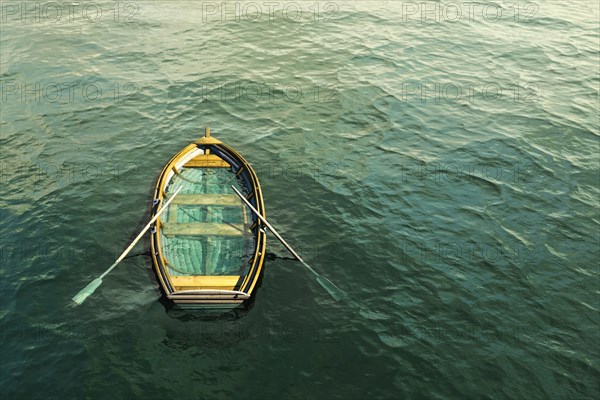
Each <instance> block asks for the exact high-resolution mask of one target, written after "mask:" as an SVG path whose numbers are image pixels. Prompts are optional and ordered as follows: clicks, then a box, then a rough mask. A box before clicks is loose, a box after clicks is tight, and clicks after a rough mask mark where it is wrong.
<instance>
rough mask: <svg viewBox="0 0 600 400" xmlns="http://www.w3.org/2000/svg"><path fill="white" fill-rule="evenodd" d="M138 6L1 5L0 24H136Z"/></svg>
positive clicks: (73, 3)
mask: <svg viewBox="0 0 600 400" xmlns="http://www.w3.org/2000/svg"><path fill="white" fill-rule="evenodd" d="M139 11H140V6H139V4H138V3H135V2H123V3H120V2H117V1H112V2H103V3H96V2H83V3H75V2H68V3H60V2H56V1H48V2H30V1H29V2H24V1H21V2H17V1H8V2H3V3H2V6H1V7H0V13H1V18H0V21H2V23H8V22H20V23H22V24H40V23H72V22H88V23H97V22H100V21H106V22H119V23H121V22H122V23H138V22H139V20H138V16H139Z"/></svg>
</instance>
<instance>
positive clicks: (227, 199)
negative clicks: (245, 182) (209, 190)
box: [172, 194, 242, 206]
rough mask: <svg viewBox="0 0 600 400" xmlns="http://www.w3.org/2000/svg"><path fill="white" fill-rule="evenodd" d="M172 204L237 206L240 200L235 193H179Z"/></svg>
mask: <svg viewBox="0 0 600 400" xmlns="http://www.w3.org/2000/svg"><path fill="white" fill-rule="evenodd" d="M172 204H190V205H219V206H237V205H241V204H242V202H241V201H240V198H239V197H238V196H237V195H235V194H180V195H178V196H177V197H176V198H175V199H173V203H172Z"/></svg>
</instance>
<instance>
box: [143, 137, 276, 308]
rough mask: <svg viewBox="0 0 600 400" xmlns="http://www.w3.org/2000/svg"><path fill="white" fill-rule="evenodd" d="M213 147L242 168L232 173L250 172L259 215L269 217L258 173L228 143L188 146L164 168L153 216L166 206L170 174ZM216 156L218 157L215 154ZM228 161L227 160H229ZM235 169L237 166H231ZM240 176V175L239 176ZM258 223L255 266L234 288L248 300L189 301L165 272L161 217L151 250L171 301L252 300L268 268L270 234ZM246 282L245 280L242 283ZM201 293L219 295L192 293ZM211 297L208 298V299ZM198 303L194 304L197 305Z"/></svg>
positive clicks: (200, 297)
mask: <svg viewBox="0 0 600 400" xmlns="http://www.w3.org/2000/svg"><path fill="white" fill-rule="evenodd" d="M213 147H216V148H217V149H218V150H219V151H220V152H223V153H225V154H226V155H228V156H230V157H232V158H233V159H235V161H237V162H239V164H240V165H239V167H238V170H237V171H232V173H234V174H236V172H238V173H239V172H240V171H241V170H243V169H246V171H247V172H248V175H249V177H250V180H249V181H250V184H251V185H252V189H253V190H252V193H254V194H255V196H256V197H255V198H256V204H257V209H258V210H259V212H260V213H261V215H263V217H264V216H265V215H266V214H265V208H264V200H263V196H262V189H261V187H260V183H259V181H258V177H257V176H256V173H255V172H254V169H253V168H252V166H251V165H250V163H249V162H248V161H246V159H245V158H244V157H243V156H242V155H241V154H239V153H238V152H237V151H235V150H234V149H233V148H231V147H230V146H228V145H226V144H224V143H218V144H206V145H204V144H198V143H190V144H188V145H187V146H185V147H184V148H183V149H181V150H180V151H179V152H177V153H176V154H175V155H173V157H171V159H170V160H169V162H167V163H166V164H165V166H164V167H163V169H162V171H161V173H160V175H159V178H158V180H157V183H156V188H155V191H154V199H155V201H154V203H155V204H154V206H153V209H152V215H156V212H157V211H158V210H159V209H160V206H161V205H162V204H163V201H164V199H165V197H166V196H165V194H166V193H165V189H166V183H167V178H171V177H169V173H170V172H171V171H174V172H176V171H177V169H176V165H177V163H178V162H180V161H181V159H183V158H184V157H185V156H186V155H187V154H189V153H191V152H193V151H194V150H195V149H201V150H203V152H204V154H206V149H207V148H208V149H209V150H212V148H213ZM211 153H212V154H214V153H213V152H212V151H211ZM225 161H227V160H225ZM231 167H232V168H233V166H231ZM236 176H237V175H236ZM254 219H256V222H257V224H256V227H255V228H254V229H256V231H255V238H256V245H255V249H254V254H253V256H252V266H251V267H250V269H249V270H248V272H247V273H246V274H245V275H240V280H239V281H238V282H237V283H236V285H235V286H234V288H233V290H232V292H236V291H239V293H244V294H246V296H247V298H240V297H237V298H235V297H234V298H232V297H230V298H222V295H212V297H211V296H209V295H207V294H201V295H200V294H197V295H196V294H194V295H192V294H187V295H186V296H185V298H181V297H180V296H177V293H178V292H181V291H177V290H175V288H174V286H173V284H172V282H171V280H170V279H169V277H170V275H169V274H168V272H167V271H166V270H165V267H166V265H167V264H168V261H167V260H166V259H165V257H164V255H163V251H162V250H163V249H162V244H161V238H160V230H161V229H162V222H161V220H160V217H159V218H158V219H157V221H156V222H155V225H154V229H153V231H152V233H151V241H150V246H151V255H152V261H153V264H154V269H155V271H156V272H157V275H158V278H159V282H160V284H161V288H162V289H163V290H164V291H165V293H166V295H167V298H169V299H170V300H178V301H177V303H180V302H181V300H184V301H185V300H197V301H202V300H207V301H208V300H210V299H214V300H219V301H226V300H231V301H232V302H235V303H239V302H240V300H247V299H249V298H250V297H251V295H252V290H253V289H254V287H255V284H256V282H257V281H258V278H259V277H260V274H261V272H262V267H263V264H264V259H265V248H266V233H265V232H264V231H263V230H261V229H260V228H261V225H262V223H261V222H260V220H259V219H258V218H256V217H255V218H254ZM242 278H243V279H242ZM194 290H195V291H199V290H208V291H215V289H192V291H194ZM207 297H208V298H207ZM195 302H196V301H194V303H195Z"/></svg>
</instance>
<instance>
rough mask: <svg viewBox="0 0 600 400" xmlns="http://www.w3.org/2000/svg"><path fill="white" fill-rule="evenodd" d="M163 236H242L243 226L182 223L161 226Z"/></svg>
mask: <svg viewBox="0 0 600 400" xmlns="http://www.w3.org/2000/svg"><path fill="white" fill-rule="evenodd" d="M162 229H163V234H164V235H165V236H172V235H181V236H243V235H244V225H243V224H218V223H212V222H184V223H165V224H163V227H162Z"/></svg>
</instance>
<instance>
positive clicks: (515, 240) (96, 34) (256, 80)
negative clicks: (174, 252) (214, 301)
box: [0, 1, 600, 399]
mask: <svg viewBox="0 0 600 400" xmlns="http://www.w3.org/2000/svg"><path fill="white" fill-rule="evenodd" d="M573 3H576V4H573ZM58 4H59V5H60V4H63V3H58ZM69 4H70V3H69ZM95 4H96V5H99V6H101V7H103V9H104V11H103V13H102V15H101V16H100V17H98V18H96V20H94V21H91V22H88V21H87V20H86V19H85V18H84V15H85V16H87V18H88V19H94V18H95V16H97V15H98V14H94V13H93V12H94V9H92V8H88V9H86V12H85V13H84V14H82V7H83V6H82V4H78V5H73V6H72V8H68V5H67V4H64V5H63V9H64V10H65V11H63V17H62V19H60V20H58V21H54V22H52V21H49V20H48V18H50V17H51V16H54V15H55V14H54V11H53V9H51V8H49V7H47V8H46V9H45V11H43V10H44V9H42V5H40V10H41V11H40V13H42V11H43V12H44V13H43V14H42V15H43V16H49V17H48V18H45V19H42V20H40V21H37V22H36V21H31V18H32V17H31V16H30V17H27V15H28V14H25V21H24V22H22V20H21V19H20V14H18V12H19V11H18V10H17V9H16V7H21V3H20V2H19V3H9V2H4V1H3V2H2V4H1V6H2V15H1V18H2V20H1V25H0V29H1V32H0V50H1V63H0V76H1V81H2V99H1V101H2V102H1V107H2V111H1V125H0V128H1V134H0V143H1V160H0V162H1V167H2V185H1V188H2V189H1V190H2V192H1V196H0V202H1V204H2V208H1V209H2V211H1V217H2V218H1V228H0V230H1V238H0V239H1V248H2V254H1V260H2V262H1V278H2V279H1V283H0V294H1V299H2V300H1V309H0V326H1V328H2V329H1V339H2V342H1V343H2V345H1V348H0V358H1V359H0V387H1V389H0V393H1V394H2V397H3V398H10V399H34V398H50V399H54V398H61V399H131V398H143V399H159V398H160V399H167V398H168V399H171V398H211V399H212V398H218V399H232V398H251V399H281V398H292V399H299V398H316V399H346V398H407V399H408V398H410V399H420V398H427V399H429V398H435V399H483V398H485V399H516V398H519V399H548V398H552V399H591V398H597V397H598V394H599V392H600V389H599V384H598V374H599V371H600V361H599V347H600V339H599V333H598V332H599V325H600V322H599V314H598V311H599V308H600V301H599V290H598V288H599V269H598V259H599V251H598V241H599V233H598V232H599V231H598V229H599V227H598V224H599V223H600V218H599V215H598V196H599V189H598V186H599V177H598V173H599V148H598V140H599V131H598V124H599V120H598V86H599V84H600V81H599V71H598V63H599V56H598V55H599V47H598V46H599V42H598V36H599V28H598V6H597V3H596V2H594V1H581V2H540V3H514V2H505V1H500V2H499V3H498V4H499V5H500V6H501V7H502V8H501V10H502V11H501V12H502V15H501V17H499V18H498V19H497V20H494V16H495V15H496V14H495V13H497V12H499V11H498V9H497V8H495V7H488V8H486V14H485V15H486V18H484V17H483V16H482V14H481V12H482V9H481V8H476V9H475V11H474V12H473V15H472V17H471V18H462V19H461V20H458V21H455V22H452V21H451V20H452V19H455V17H454V16H455V11H453V9H452V8H448V7H443V8H442V9H441V13H442V18H438V20H437V21H436V20H432V18H435V17H431V16H430V17H428V18H427V19H426V20H422V19H421V16H420V14H419V13H418V12H415V9H414V8H415V7H417V6H416V5H415V3H401V2H366V1H362V2H344V3H341V2H329V3H324V2H317V3H316V7H317V8H318V10H319V13H318V14H315V2H312V1H311V2H297V3H295V4H296V5H291V6H290V5H289V4H288V3H285V4H284V3H282V4H281V6H280V7H282V8H283V7H284V5H285V6H286V7H287V8H286V10H287V11H286V12H287V13H286V14H283V12H282V11H281V9H279V11H278V12H274V13H273V15H272V16H269V14H268V12H267V8H266V7H265V6H262V7H263V8H262V9H263V14H262V17H261V19H260V20H258V21H256V20H255V19H256V18H255V17H253V15H254V14H251V13H252V12H253V11H252V10H253V9H252V8H251V7H250V6H248V5H247V4H245V5H244V4H242V3H240V9H243V8H242V6H245V12H242V11H240V13H241V14H243V15H242V16H243V18H242V17H240V20H239V22H238V21H235V20H231V17H228V16H227V14H226V15H225V17H226V18H225V20H223V18H222V17H221V15H220V11H221V10H220V9H219V8H220V7H221V5H220V3H216V4H215V3H199V2H191V1H183V2H159V1H156V2H149V1H148V2H134V3H127V4H126V3H117V6H115V4H114V3H112V2H110V3H95ZM258 4H259V5H260V4H262V3H258ZM427 4H428V6H429V7H430V8H432V9H433V8H434V7H440V4H441V3H434V2H431V3H427ZM461 4H462V3H461ZM515 4H517V6H515ZM90 7H91V6H90ZM111 7H112V11H111V10H110V8H111ZM115 7H118V10H119V13H118V14H115V13H114V9H115ZM215 7H216V8H215ZM294 7H296V9H297V8H300V9H302V10H303V13H302V15H301V16H300V17H299V21H298V22H294V21H293V20H294V19H295V18H296V16H297V14H298V13H297V12H296V13H295V10H296V9H295V8H294ZM311 7H312V8H311ZM419 7H420V6H419ZM515 7H518V8H517V9H515ZM70 9H73V10H74V11H73V13H72V14H69V12H68V10H70ZM233 12H235V9H234V11H233ZM462 12H463V14H466V13H467V7H466V6H465V5H464V4H463V7H462ZM132 14H133V16H132ZM467 15H468V14H467ZM425 17H427V14H426V15H425ZM27 18H29V20H28V19H27ZM115 19H116V21H115ZM253 19H254V20H253ZM36 84H37V86H36ZM100 91H101V92H100ZM204 126H210V127H212V128H213V130H214V135H215V136H217V137H218V138H220V139H221V140H223V141H225V142H226V143H228V144H230V145H231V146H233V147H234V148H235V149H236V150H238V151H239V152H240V153H241V154H242V155H244V156H245V157H246V158H247V159H248V160H249V161H250V162H251V163H252V164H253V166H254V167H255V169H256V171H257V174H258V176H259V178H260V180H261V184H262V186H263V191H264V197H265V203H266V210H267V216H268V218H269V219H270V220H271V222H272V223H273V224H274V226H275V227H277V228H278V229H279V230H280V232H281V233H282V234H283V235H284V237H285V238H286V239H287V240H288V241H289V242H290V243H291V244H292V245H293V246H294V247H295V248H296V249H297V251H298V252H299V253H300V254H301V255H302V256H303V257H304V258H305V260H306V261H307V263H308V264H309V265H311V266H312V267H313V268H314V269H315V270H316V271H318V272H319V273H321V274H323V275H324V276H325V277H327V278H329V279H331V281H333V282H334V283H335V284H336V285H337V286H338V287H339V288H340V289H342V290H343V291H344V292H345V293H346V294H347V298H346V299H345V300H343V301H340V302H335V301H334V300H333V299H332V298H331V297H330V296H329V295H328V294H327V292H325V291H324V290H323V288H321V286H319V284H318V283H317V282H316V281H315V278H314V276H313V275H312V274H311V273H310V272H309V271H307V270H306V269H305V268H303V266H302V265H301V264H299V263H298V262H295V261H292V260H290V259H288V258H289V255H288V254H286V251H285V249H283V247H282V246H280V245H278V244H276V243H275V240H274V238H273V236H272V235H271V236H270V237H269V252H270V253H272V254H275V255H278V256H280V257H270V260H269V261H268V262H267V263H266V265H265V267H266V273H265V275H264V279H263V280H262V285H261V287H260V289H259V291H258V294H257V297H256V300H255V302H254V304H253V307H252V308H251V309H250V310H249V311H247V312H243V313H236V314H226V315H224V316H214V315H208V314H206V313H200V312H197V313H180V312H175V311H173V310H170V309H169V308H168V307H166V306H165V305H164V303H163V302H162V301H160V297H161V296H160V292H159V290H158V285H157V282H156V278H155V277H154V275H153V273H152V271H151V269H150V264H149V260H148V259H147V257H145V256H143V255H142V256H136V257H131V258H128V259H126V260H124V261H123V263H122V264H121V265H120V266H119V267H117V268H116V269H115V270H114V271H113V272H112V273H111V274H110V275H109V276H107V277H106V278H105V280H104V284H103V285H102V286H101V287H100V288H99V289H98V290H97V291H96V293H94V295H93V296H92V297H90V298H89V299H88V300H87V301H86V302H85V303H84V304H83V305H81V306H79V307H72V306H71V300H70V299H71V297H72V296H73V295H75V294H76V293H77V292H78V291H79V290H80V289H81V288H83V287H84V286H85V285H87V284H88V282H90V281H91V280H92V279H94V278H95V277H97V276H98V275H100V274H101V273H102V272H103V271H104V270H105V269H106V268H107V267H108V266H109V265H111V264H112V262H113V261H114V260H115V259H116V257H117V256H118V255H119V253H120V252H121V251H122V250H123V249H124V248H125V247H126V245H127V243H128V241H129V240H131V239H132V238H133V237H134V235H135V234H136V233H137V232H136V231H138V230H139V229H141V227H142V226H143V225H144V224H145V222H146V221H147V220H148V215H149V214H148V212H149V207H150V201H151V196H152V195H151V190H152V185H153V181H154V180H155V179H156V177H157V175H158V174H159V172H160V170H161V168H162V166H163V165H164V164H165V163H166V162H167V161H168V160H169V158H170V157H171V156H172V155H173V154H174V153H176V152H177V151H179V150H180V149H181V148H182V147H183V146H185V145H186V144H187V143H189V142H191V141H192V140H194V139H196V138H197V137H198V136H200V135H201V134H202V128H203V127H204ZM144 246H147V243H146V244H142V243H140V244H139V245H138V246H136V248H135V250H134V253H142V252H144V251H145V247H144Z"/></svg>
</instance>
